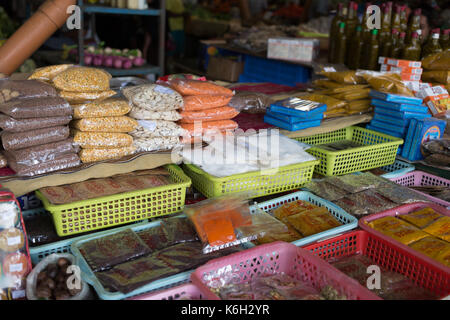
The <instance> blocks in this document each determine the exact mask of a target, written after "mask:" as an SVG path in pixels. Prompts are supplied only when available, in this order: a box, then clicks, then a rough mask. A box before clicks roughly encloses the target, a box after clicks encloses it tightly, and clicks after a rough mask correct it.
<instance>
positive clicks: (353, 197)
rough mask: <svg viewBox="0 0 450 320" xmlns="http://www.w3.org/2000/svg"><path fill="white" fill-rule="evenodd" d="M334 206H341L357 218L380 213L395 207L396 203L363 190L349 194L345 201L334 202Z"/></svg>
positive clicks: (371, 191) (370, 191)
mask: <svg viewBox="0 0 450 320" xmlns="http://www.w3.org/2000/svg"><path fill="white" fill-rule="evenodd" d="M336 204H338V205H342V206H343V207H342V208H343V209H344V210H346V211H347V212H348V213H350V214H352V215H354V216H356V217H358V218H359V217H361V216H363V215H367V214H372V213H377V212H382V211H385V210H388V209H392V208H394V207H396V206H397V204H396V203H394V202H392V201H389V200H388V199H386V198H384V197H382V196H381V195H379V194H378V193H376V192H374V191H373V190H365V191H362V192H358V193H355V194H350V195H348V196H347V197H346V198H345V199H341V201H338V202H336Z"/></svg>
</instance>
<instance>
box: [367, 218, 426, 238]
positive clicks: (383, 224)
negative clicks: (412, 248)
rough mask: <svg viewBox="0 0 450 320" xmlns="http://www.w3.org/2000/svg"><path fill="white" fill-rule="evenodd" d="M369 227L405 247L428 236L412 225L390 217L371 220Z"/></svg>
mask: <svg viewBox="0 0 450 320" xmlns="http://www.w3.org/2000/svg"><path fill="white" fill-rule="evenodd" d="M369 226H370V227H371V228H373V229H375V230H377V231H379V232H381V233H383V234H384V235H387V236H389V237H391V238H393V239H394V240H397V241H399V242H401V243H403V244H405V245H409V244H410V243H413V242H415V241H418V240H420V239H423V238H425V237H427V236H428V234H427V233H426V232H424V231H422V230H420V229H419V228H417V227H415V226H413V225H412V224H409V223H408V222H405V221H403V220H400V219H398V218H395V217H391V216H386V217H383V218H379V219H376V220H373V221H371V222H369Z"/></svg>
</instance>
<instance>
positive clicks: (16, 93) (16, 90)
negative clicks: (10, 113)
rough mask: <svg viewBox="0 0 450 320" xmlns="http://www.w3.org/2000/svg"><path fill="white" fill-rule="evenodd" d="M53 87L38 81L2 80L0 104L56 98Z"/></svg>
mask: <svg viewBox="0 0 450 320" xmlns="http://www.w3.org/2000/svg"><path fill="white" fill-rule="evenodd" d="M57 95H58V92H57V91H56V90H55V88H53V86H51V85H49V84H47V83H44V82H42V81H38V80H8V79H1V80H0V104H1V103H5V102H8V101H10V100H14V99H24V98H40V97H56V96H57Z"/></svg>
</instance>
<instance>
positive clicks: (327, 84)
mask: <svg viewBox="0 0 450 320" xmlns="http://www.w3.org/2000/svg"><path fill="white" fill-rule="evenodd" d="M313 85H314V86H315V87H319V88H325V89H334V88H340V87H342V84H341V83H338V82H335V81H331V80H328V79H317V80H314V81H313Z"/></svg>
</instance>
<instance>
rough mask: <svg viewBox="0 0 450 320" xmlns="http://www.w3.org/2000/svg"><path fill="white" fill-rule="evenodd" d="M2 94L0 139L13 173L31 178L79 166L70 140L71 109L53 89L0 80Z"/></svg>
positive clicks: (34, 84)
mask: <svg viewBox="0 0 450 320" xmlns="http://www.w3.org/2000/svg"><path fill="white" fill-rule="evenodd" d="M0 92H1V93H0V111H1V114H0V127H1V129H2V130H3V133H2V136H1V137H2V144H3V148H4V149H5V152H4V155H5V157H6V159H7V160H8V164H9V166H10V168H11V169H13V170H14V171H15V172H16V173H17V174H18V175H21V176H32V175H38V174H44V173H47V172H51V171H55V170H60V169H66V168H70V167H75V166H77V165H79V164H80V159H79V157H78V155H77V150H76V148H75V147H74V146H73V143H72V140H71V139H69V127H68V123H69V122H70V121H71V119H72V108H71V107H70V105H69V104H68V103H67V101H66V100H64V99H63V98H61V97H58V94H57V91H56V90H55V89H54V88H53V87H52V86H50V85H48V84H46V83H44V82H42V81H37V80H1V82H0Z"/></svg>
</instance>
